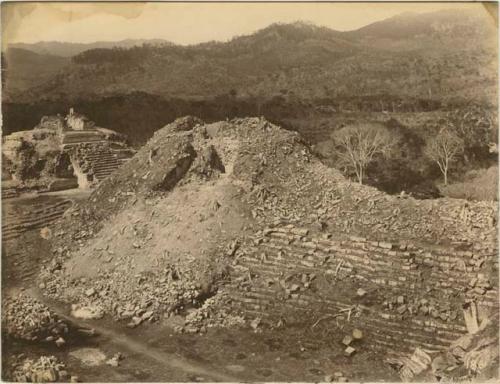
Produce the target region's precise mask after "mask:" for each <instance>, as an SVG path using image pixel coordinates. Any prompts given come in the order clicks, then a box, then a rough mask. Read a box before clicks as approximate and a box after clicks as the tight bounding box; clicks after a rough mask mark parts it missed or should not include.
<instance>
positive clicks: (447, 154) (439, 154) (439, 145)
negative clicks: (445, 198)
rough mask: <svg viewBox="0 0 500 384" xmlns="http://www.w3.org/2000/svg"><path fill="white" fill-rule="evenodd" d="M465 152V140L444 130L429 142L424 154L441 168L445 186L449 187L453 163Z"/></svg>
mask: <svg viewBox="0 0 500 384" xmlns="http://www.w3.org/2000/svg"><path fill="white" fill-rule="evenodd" d="M463 150H464V142H463V140H462V139H461V138H460V137H458V135H456V134H455V133H453V132H451V131H450V130H449V129H442V130H441V131H440V132H439V133H438V134H437V135H436V137H434V138H432V139H429V140H428V141H427V144H426V145H425V148H424V153H425V155H426V156H427V157H428V158H429V159H430V160H432V161H435V162H436V163H437V165H438V166H439V169H440V170H441V172H442V173H443V176H444V185H448V170H449V169H450V165H451V163H452V162H453V161H455V160H456V157H457V155H458V154H460V153H462V152H463Z"/></svg>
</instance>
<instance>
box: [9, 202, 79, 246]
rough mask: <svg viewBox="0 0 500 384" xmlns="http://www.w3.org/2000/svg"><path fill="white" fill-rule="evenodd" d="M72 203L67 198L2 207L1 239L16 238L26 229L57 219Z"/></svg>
mask: <svg viewBox="0 0 500 384" xmlns="http://www.w3.org/2000/svg"><path fill="white" fill-rule="evenodd" d="M72 204H73V202H72V201H71V200H69V199H60V200H59V201H56V202H54V203H50V204H47V203H38V204H35V205H31V206H29V207H28V206H26V207H24V208H19V207H16V208H12V209H8V208H7V209H6V208H5V207H4V209H3V218H2V241H8V240H13V239H16V238H18V237H19V236H20V235H22V234H23V233H24V232H26V231H30V230H35V229H40V228H43V227H45V226H48V225H50V224H52V223H53V222H55V221H56V220H57V219H59V218H60V217H61V216H62V215H63V214H64V212H65V211H66V210H67V209H68V208H69V207H70V206H71V205H72Z"/></svg>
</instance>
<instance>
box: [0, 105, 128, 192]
mask: <svg viewBox="0 0 500 384" xmlns="http://www.w3.org/2000/svg"><path fill="white" fill-rule="evenodd" d="M2 155H3V158H4V163H5V164H6V166H5V167H4V168H5V169H4V171H5V173H9V176H10V178H12V179H13V182H14V183H15V184H16V187H20V188H21V189H22V188H26V189H33V188H34V189H38V190H40V189H41V190H46V189H48V190H59V189H68V188H75V187H80V188H89V187H93V186H94V185H96V184H97V183H99V182H100V181H102V180H103V179H104V178H106V177H107V176H109V175H110V174H111V173H112V172H113V171H114V170H115V169H116V168H118V167H119V166H120V165H121V164H122V163H123V162H124V161H126V160H127V159H128V158H130V157H131V156H132V155H133V151H132V150H131V149H130V148H128V146H127V144H126V138H125V137H124V136H123V135H120V134H118V133H117V132H114V131H111V130H109V129H105V128H101V127H98V126H96V125H95V123H94V122H92V121H90V120H89V119H88V118H87V117H85V116H83V115H80V114H77V113H75V112H74V110H73V108H71V110H70V112H69V114H68V115H67V116H66V117H64V118H63V117H62V116H60V115H57V116H44V117H42V119H41V120H40V123H39V124H38V125H37V126H36V127H35V128H34V129H33V130H31V131H21V132H15V133H13V134H11V135H8V136H6V137H5V138H4V139H3V148H2ZM7 187H11V188H12V186H7ZM10 195H12V194H7V193H6V194H5V196H10Z"/></svg>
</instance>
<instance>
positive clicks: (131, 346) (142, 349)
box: [26, 288, 241, 382]
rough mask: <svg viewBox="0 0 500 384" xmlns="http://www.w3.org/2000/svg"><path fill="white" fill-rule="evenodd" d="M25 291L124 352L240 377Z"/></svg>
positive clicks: (214, 377)
mask: <svg viewBox="0 0 500 384" xmlns="http://www.w3.org/2000/svg"><path fill="white" fill-rule="evenodd" d="M26 292H27V293H28V294H29V295H30V296H32V297H35V298H36V299H38V300H39V301H40V302H42V303H44V304H45V305H47V306H49V307H50V308H51V309H52V310H53V311H54V312H56V313H57V315H58V316H59V317H61V318H63V319H65V320H67V321H68V322H71V323H72V324H73V325H74V326H76V327H80V328H93V329H94V330H95V331H96V332H97V334H98V335H99V336H100V337H101V338H104V339H106V340H107V341H108V342H110V343H112V344H115V345H116V346H118V347H119V348H120V349H121V350H123V351H124V352H128V353H129V354H130V353H131V354H139V355H141V356H143V357H147V358H148V360H152V361H154V363H156V364H159V365H161V366H167V367H169V368H171V369H173V370H179V371H182V372H185V373H186V374H191V375H195V376H202V377H203V379H204V381H225V382H238V381H241V379H240V378H237V377H235V376H231V375H229V374H226V373H222V372H219V371H216V370H214V369H212V368H210V367H207V366H205V365H202V364H199V363H193V362H191V361H189V360H187V359H185V358H182V357H180V356H179V355H177V354H172V353H167V352H164V351H160V350H158V349H157V348H155V347H152V346H151V345H148V344H147V343H146V342H144V341H140V340H138V339H139V337H134V336H132V335H127V334H126V333H125V332H121V331H120V330H119V329H117V328H118V326H117V324H114V327H115V329H113V328H111V327H108V326H106V325H105V323H104V322H102V321H90V320H87V321H85V320H79V319H75V318H73V317H71V316H68V315H66V314H65V313H66V312H67V309H66V308H64V305H61V304H58V303H55V302H54V301H52V300H48V299H47V298H45V297H44V296H43V295H42V294H41V293H40V292H39V291H38V290H36V289H33V288H31V289H28V290H27V291H26ZM103 341H104V340H103Z"/></svg>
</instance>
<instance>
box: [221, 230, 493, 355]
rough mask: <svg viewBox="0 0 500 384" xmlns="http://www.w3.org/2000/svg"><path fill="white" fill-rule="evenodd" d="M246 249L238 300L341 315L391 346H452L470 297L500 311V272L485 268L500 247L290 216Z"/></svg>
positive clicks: (323, 318) (239, 265) (300, 315)
mask: <svg viewBox="0 0 500 384" xmlns="http://www.w3.org/2000/svg"><path fill="white" fill-rule="evenodd" d="M240 252H241V253H242V254H243V256H240V257H239V258H237V260H235V263H234V266H233V267H234V269H235V272H237V273H238V276H239V277H238V278H235V279H233V281H232V283H231V284H230V285H229V286H228V288H226V289H227V293H228V294H229V295H230V296H231V298H232V303H233V304H232V305H233V307H234V310H236V311H241V312H242V313H243V314H244V315H245V316H246V317H248V318H260V319H263V320H264V321H267V322H269V324H271V325H275V324H279V323H280V322H282V321H285V322H299V323H301V324H303V325H304V323H306V324H307V326H311V327H318V326H329V327H335V323H336V322H338V321H339V320H343V321H342V323H343V324H344V326H346V327H357V328H360V329H363V332H364V333H365V334H366V337H365V339H366V340H367V342H369V343H370V344H371V345H372V347H374V348H379V349H381V350H382V351H383V352H385V353H390V351H397V353H401V352H402V351H408V352H412V351H413V350H414V349H415V348H416V347H420V348H423V349H424V350H428V351H439V350H444V349H446V348H447V347H448V346H449V345H450V343H451V342H453V341H454V340H456V339H457V338H458V337H460V336H461V335H463V334H465V333H466V332H467V328H466V324H465V321H464V317H463V309H462V305H463V303H464V302H468V301H470V302H472V301H474V302H475V303H477V306H478V311H479V313H480V314H481V313H486V312H491V311H492V310H493V311H495V310H496V311H498V298H499V297H498V279H496V278H495V276H491V277H490V279H489V280H488V276H484V275H485V272H484V271H498V259H497V254H498V251H497V249H496V248H494V247H489V246H484V245H479V244H462V245H460V246H450V247H443V246H440V247H438V246H434V245H431V244H418V245H417V244H415V243H408V242H400V243H397V244H395V243H389V242H384V241H377V240H376V239H365V238H361V237H353V236H351V237H350V236H347V235H346V234H339V233H335V234H333V233H310V232H309V231H308V230H307V229H304V228H298V227H294V226H282V227H276V228H268V229H267V230H264V231H260V232H258V233H256V234H255V236H254V238H253V240H252V241H251V242H249V243H247V244H244V245H243V246H242V247H241V249H240ZM485 266H487V267H485ZM491 273H494V272H491ZM478 279H479V280H478ZM480 281H483V283H480ZM484 281H486V282H487V283H486V284H485V283H484ZM490 281H491V283H490ZM492 284H493V285H492ZM347 286H349V287H351V288H350V289H346V288H345V287H347ZM353 286H358V287H359V289H358V290H357V291H356V290H354V291H353V289H352V287H353ZM332 324H333V325H332ZM311 342H312V343H313V344H314V340H312V341H311Z"/></svg>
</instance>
